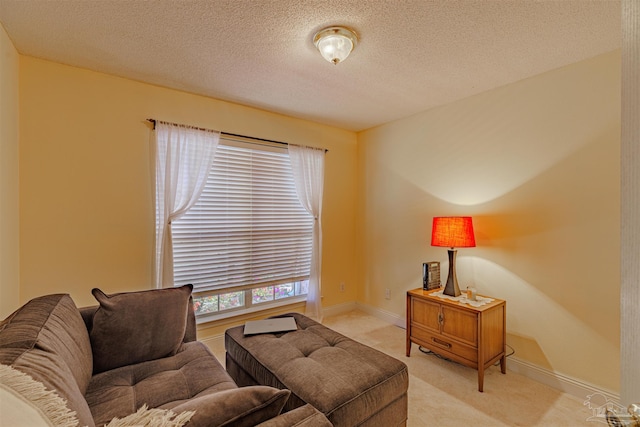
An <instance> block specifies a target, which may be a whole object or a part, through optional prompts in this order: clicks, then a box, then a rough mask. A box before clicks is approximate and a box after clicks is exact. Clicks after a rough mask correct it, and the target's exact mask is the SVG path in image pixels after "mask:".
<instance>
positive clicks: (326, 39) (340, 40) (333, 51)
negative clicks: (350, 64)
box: [313, 27, 358, 64]
mask: <svg viewBox="0 0 640 427" xmlns="http://www.w3.org/2000/svg"><path fill="white" fill-rule="evenodd" d="M313 42H314V44H315V45H316V47H317V48H318V50H319V51H320V54H321V55H322V57H323V58H324V59H326V60H327V61H329V62H331V63H332V64H338V63H339V62H342V61H344V60H345V59H347V56H349V54H350V53H351V51H352V50H353V48H354V47H355V46H356V43H357V42H358V38H357V36H356V34H355V33H354V32H353V31H351V30H349V29H347V28H343V27H329V28H325V29H324V30H322V31H320V32H318V33H317V34H316V35H315V37H314V38H313Z"/></svg>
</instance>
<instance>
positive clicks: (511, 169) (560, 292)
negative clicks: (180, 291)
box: [0, 34, 620, 391]
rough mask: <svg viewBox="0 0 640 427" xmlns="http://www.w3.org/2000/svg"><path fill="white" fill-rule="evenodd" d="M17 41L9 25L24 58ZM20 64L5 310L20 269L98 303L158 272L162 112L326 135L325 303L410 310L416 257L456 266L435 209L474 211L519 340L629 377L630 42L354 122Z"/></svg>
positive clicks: (483, 269) (24, 292)
mask: <svg viewBox="0 0 640 427" xmlns="http://www.w3.org/2000/svg"><path fill="white" fill-rule="evenodd" d="M3 37H4V38H3ZM7 43H9V44H7ZM7 46H10V42H8V40H7V39H6V35H3V34H0V47H1V48H2V51H3V52H5V51H7V50H9V51H10V52H13V53H12V54H11V55H10V56H11V57H12V58H13V59H12V60H11V61H10V62H9V63H10V64H14V65H13V69H15V68H16V65H15V64H16V62H17V59H15V57H16V56H17V55H16V54H15V49H13V47H12V46H10V49H7ZM19 63H20V68H19V83H20V92H19V107H20V108H19V113H20V121H19V132H20V169H19V178H20V215H19V219H20V233H21V234H20V242H19V243H20V245H19V246H20V271H19V276H18V273H12V274H11V275H10V276H11V278H10V280H7V275H6V274H5V272H4V271H3V272H0V290H1V291H2V304H3V305H2V306H0V309H2V310H3V311H7V310H8V309H9V308H8V306H9V305H12V306H15V305H17V304H18V301H17V298H18V297H17V295H18V287H17V286H13V285H7V283H8V282H11V283H13V282H17V278H18V277H19V279H20V283H21V286H20V291H19V292H20V294H19V295H20V296H19V299H20V300H19V302H24V301H26V300H28V299H30V298H33V297H35V296H38V295H42V294H46V293H53V292H67V293H70V294H71V295H72V297H73V298H74V300H75V301H76V303H77V304H78V305H79V306H82V305H89V304H94V299H93V297H92V296H91V294H90V290H91V288H93V287H100V288H102V289H103V290H105V291H106V292H110V293H111V292H122V291H129V290H137V289H149V288H150V287H151V285H150V282H151V259H152V257H151V256H152V251H153V248H152V246H153V238H152V236H153V206H152V197H151V194H152V188H153V186H152V183H151V179H150V176H151V173H150V157H149V149H148V148H149V138H150V136H151V128H150V125H149V124H148V123H147V122H146V121H145V119H146V118H147V117H153V118H158V119H162V120H168V121H174V122H179V123H187V124H193V125H197V126H202V127H207V128H213V129H220V130H224V131H227V132H233V133H240V134H246V135H252V136H258V137H262V138H269V139H276V140H282V141H289V142H295V143H301V144H307V145H313V146H319V147H325V148H328V149H329V150H330V151H329V153H328V155H327V173H326V182H325V200H324V211H323V214H324V221H323V226H324V235H323V237H324V251H323V265H324V268H323V290H324V291H323V295H324V301H323V302H324V305H325V307H330V306H334V305H338V304H341V303H346V302H351V301H355V300H358V301H359V302H362V303H364V304H367V305H370V306H373V307H376V308H379V309H382V310H386V311H388V312H391V313H394V314H396V315H397V316H398V317H400V318H402V317H404V304H405V300H404V297H405V291H406V290H408V289H412V288H416V287H418V286H420V285H421V265H422V263H423V262H425V261H433V260H436V261H440V262H441V263H442V272H443V276H444V275H446V271H447V263H446V250H445V249H444V248H432V247H430V246H429V233H430V224H431V218H432V217H433V216H436V215H472V216H474V221H475V227H476V238H477V242H478V247H476V248H470V249H460V251H459V256H458V276H459V279H460V282H461V286H462V287H465V286H467V285H468V284H472V285H474V286H475V287H477V288H478V290H479V291H480V292H481V293H484V294H488V295H494V296H496V297H500V298H504V299H506V300H507V308H508V310H507V311H508V319H507V326H508V342H509V344H510V345H512V346H513V347H514V348H515V350H516V352H517V353H516V356H517V357H519V358H521V359H523V360H525V361H528V362H531V363H534V364H537V365H539V366H542V367H545V368H548V369H551V370H554V371H557V372H559V373H562V374H565V375H569V376H573V377H576V378H578V379H580V380H583V381H587V382H590V383H592V384H594V385H596V386H599V387H603V388H608V389H611V390H614V391H615V390H618V388H619V372H618V370H619V369H618V368H619V335H620V333H619V227H620V224H619V201H620V200H619V199H620V195H619V176H620V170H619V153H620V147H619V146H620V136H619V134H620V81H619V68H620V55H619V53H611V54H607V55H602V56H599V57H596V58H593V59H591V60H588V61H584V62H582V63H578V64H574V65H571V66H568V67H565V68H562V69H559V70H555V71H552V72H549V73H545V74H543V75H540V76H536V77H534V78H531V79H527V80H525V81H522V82H518V83H515V84H512V85H509V86H506V87H503V88H499V89H496V90H493V91H490V92H486V93H483V94H480V95H478V96H474V97H471V98H467V99H464V100H461V101H459V102H455V103H452V104H450V105H447V106H443V107H440V108H436V109H433V110H429V111H426V112H423V113H421V114H418V115H416V116H413V117H409V118H406V119H403V120H399V121H396V122H393V123H390V124H387V125H384V126H380V127H377V128H374V129H371V130H368V131H365V132H361V133H360V134H358V135H356V134H354V133H353V132H348V131H344V130H340V129H336V128H332V127H328V126H323V125H319V124H314V123H311V122H307V121H303V120H297V119H292V118H288V117H285V116H281V115H277V114H273V113H269V112H266V111H261V110H257V109H252V108H248V107H243V106H239V105H236V104H231V103H227V102H223V101H218V100H215V99H211V98H206V97H201V96H196V95H192V94H187V93H184V92H179V91H174V90H170V89H166V88H160V87H157V86H152V85H148V84H144V83H139V82H135V81H131V80H126V79H121V78H117V77H113V76H108V75H104V74H100V73H96V72H91V71H87V70H82V69H78V68H73V67H68V66H64V65H60V64H56V63H52V62H48V61H43V60H39V59H34V58H30V57H24V56H22V57H20V59H19ZM5 68H6V63H5V56H3V63H2V70H3V74H2V75H0V88H2V89H3V92H2V93H0V108H2V116H1V117H2V122H0V123H1V125H2V129H0V131H1V132H2V133H1V134H0V135H2V141H1V142H2V146H1V147H2V150H3V151H2V154H3V160H2V161H3V162H5V160H4V153H5V151H7V149H8V151H9V152H10V153H14V154H13V155H16V156H17V144H16V141H17V135H18V129H17V128H16V123H17V115H15V117H13V118H12V117H11V115H10V114H6V112H5V105H18V101H17V100H13V98H12V97H11V96H9V97H7V96H6V95H5V92H4V88H5V86H11V85H12V84H13V87H14V88H15V83H16V82H17V81H18V77H17V75H14V76H12V77H9V78H7V77H5V74H4V70H5ZM10 68H11V67H10ZM14 74H16V73H14ZM16 96H17V95H15V89H14V95H13V97H14V98H15V97H16ZM7 122H8V123H9V126H8V127H7V126H6V123H7ZM7 129H8V130H9V134H10V135H13V136H11V137H10V138H9V139H8V141H10V143H9V144H7V143H6V142H5V141H7V139H5V132H6V130H7ZM3 165H4V163H3ZM7 173H8V174H9V176H8V177H5V174H7ZM2 174H3V176H2V179H1V181H0V183H1V187H0V189H1V190H2V194H1V197H0V203H1V205H0V207H2V210H0V213H1V215H2V219H3V221H2V223H3V224H2V226H1V227H3V228H2V229H1V230H2V232H3V233H4V232H6V230H7V229H8V230H15V228H13V229H12V228H10V227H8V226H7V225H6V223H5V218H10V219H11V218H12V219H13V220H14V221H15V222H14V223H16V224H17V219H18V214H17V210H16V209H15V206H14V208H13V209H11V210H10V212H9V213H7V212H5V206H6V202H7V201H8V200H17V196H16V195H15V194H14V195H11V194H12V192H13V193H15V185H16V184H15V183H13V184H11V181H12V179H13V178H15V176H16V175H17V174H18V168H17V166H15V167H14V168H13V169H11V170H10V171H7V170H5V168H4V167H3V170H2ZM12 177H13V178H12ZM356 203H357V206H356ZM356 219H357V220H356ZM356 224H357V225H356ZM2 242H3V243H2V244H3V246H2V249H3V253H2V254H0V262H1V263H2V264H0V265H2V266H3V267H4V265H6V264H7V263H10V264H11V265H14V266H15V264H16V263H17V259H18V258H17V251H15V250H14V251H13V255H7V253H6V252H5V243H4V242H5V241H4V237H3V241H2ZM356 242H357V246H356ZM17 247H18V243H13V244H11V245H10V249H16V248H17ZM356 254H357V255H358V256H357V257H356ZM12 256H13V257H14V258H15V259H12V258H11V257H12ZM356 261H357V267H358V268H357V269H356V268H355V266H356ZM340 282H345V284H346V291H345V292H340V291H339V283H340ZM386 288H389V289H390V290H391V299H389V300H386V299H384V290H385V289H386ZM5 295H12V297H11V300H10V301H11V303H5V301H9V300H5ZM14 308H15V307H11V310H12V309H14ZM291 309H292V310H295V311H299V310H301V309H302V306H301V305H300V304H298V305H295V306H293V307H291ZM9 311H10V310H9ZM236 321H237V319H236ZM230 324H231V323H229V322H226V323H220V324H219V325H215V326H210V327H208V328H206V327H203V328H201V331H200V332H201V336H208V335H211V334H214V333H219V332H222V331H223V330H224V328H225V327H227V326H229V325H230Z"/></svg>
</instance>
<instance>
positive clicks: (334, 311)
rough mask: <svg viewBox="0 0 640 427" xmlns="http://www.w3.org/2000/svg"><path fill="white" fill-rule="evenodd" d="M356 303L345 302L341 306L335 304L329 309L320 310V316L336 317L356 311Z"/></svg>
mask: <svg viewBox="0 0 640 427" xmlns="http://www.w3.org/2000/svg"><path fill="white" fill-rule="evenodd" d="M357 308H358V306H357V303H356V302H355V301H351V302H345V303H342V304H336V305H332V306H329V307H323V308H322V315H323V316H324V317H329V316H337V315H338V314H342V313H346V312H348V311H352V310H355V309H357Z"/></svg>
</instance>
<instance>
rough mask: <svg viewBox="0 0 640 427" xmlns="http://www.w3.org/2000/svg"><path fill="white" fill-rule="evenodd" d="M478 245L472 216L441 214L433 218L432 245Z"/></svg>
mask: <svg viewBox="0 0 640 427" xmlns="http://www.w3.org/2000/svg"><path fill="white" fill-rule="evenodd" d="M475 245H476V238H475V236H474V235H473V222H472V219H471V217H470V216H441V217H434V218H433V228H432V229H431V246H445V247H447V248H471V247H474V246H475Z"/></svg>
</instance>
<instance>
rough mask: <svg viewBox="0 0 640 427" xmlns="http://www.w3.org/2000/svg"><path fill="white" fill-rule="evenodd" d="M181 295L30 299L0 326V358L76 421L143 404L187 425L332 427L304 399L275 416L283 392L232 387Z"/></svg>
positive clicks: (124, 413)
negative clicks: (86, 303)
mask: <svg viewBox="0 0 640 427" xmlns="http://www.w3.org/2000/svg"><path fill="white" fill-rule="evenodd" d="M190 294H191V288H190V287H182V288H174V289H163V290H153V291H144V292H132V293H126V294H116V295H110V296H109V295H105V294H104V293H102V292H100V291H99V290H94V295H95V296H96V298H97V299H98V301H99V303H100V305H99V306H96V307H90V308H83V309H78V308H77V307H76V305H75V304H74V302H73V300H72V299H71V297H70V296H69V295H66V294H56V295H47V296H43V297H39V298H35V299H33V300H31V301H29V302H28V303H26V304H25V305H23V306H22V307H20V308H19V309H18V310H17V311H15V312H14V313H13V314H11V315H10V316H9V317H8V318H7V319H5V320H4V321H2V322H1V323H0V364H2V365H8V366H10V367H11V368H7V367H6V366H5V367H3V368H6V369H11V370H12V371H19V372H22V373H25V374H27V375H29V376H30V377H31V378H33V379H34V380H35V381H38V382H40V383H42V384H43V385H44V386H45V387H46V389H48V390H52V391H55V393H56V394H57V395H59V396H60V397H61V398H62V399H64V400H65V401H66V404H67V407H68V408H69V409H70V411H73V412H75V417H76V418H77V420H78V421H79V425H81V426H89V427H92V426H102V425H105V424H107V423H109V422H110V421H112V419H113V418H119V419H122V418H125V417H128V416H131V415H132V414H133V415H135V414H134V413H135V412H136V411H138V410H139V409H140V408H141V407H142V406H143V405H147V406H148V407H149V408H159V409H163V410H170V411H172V412H173V413H174V414H178V415H179V414H187V415H188V416H189V417H190V421H188V427H197V426H257V425H259V426H260V427H284V426H293V425H296V426H305V427H323V426H331V423H330V422H329V421H328V420H327V419H326V418H325V417H324V415H322V414H321V413H320V412H318V411H317V410H316V409H315V408H313V407H312V406H310V405H306V406H304V407H301V408H298V409H296V410H295V411H291V412H288V413H286V414H280V413H281V411H282V408H283V407H284V405H285V403H286V402H287V400H288V398H289V395H290V392H289V391H288V390H279V389H276V388H273V387H267V386H257V387H238V386H237V385H236V383H235V382H234V381H233V380H232V379H231V377H229V375H228V374H227V373H226V371H225V369H224V368H223V367H222V365H221V364H220V363H219V362H218V360H217V359H216V358H215V357H214V356H213V355H212V354H211V352H210V351H209V350H208V348H207V347H206V346H205V345H203V344H202V343H200V342H198V341H196V328H195V317H194V315H193V310H192V305H191V304H192V303H191V297H190ZM20 375H22V374H20ZM0 379H1V378H0ZM0 386H3V387H5V388H6V382H4V383H3V382H0ZM14 391H15V390H14ZM189 411H194V412H193V413H191V412H189ZM165 412H166V411H165ZM67 421H68V419H67ZM0 424H2V423H0ZM65 425H74V424H73V423H68V422H66V423H65ZM162 425H165V424H162ZM167 425H168V424H167Z"/></svg>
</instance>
